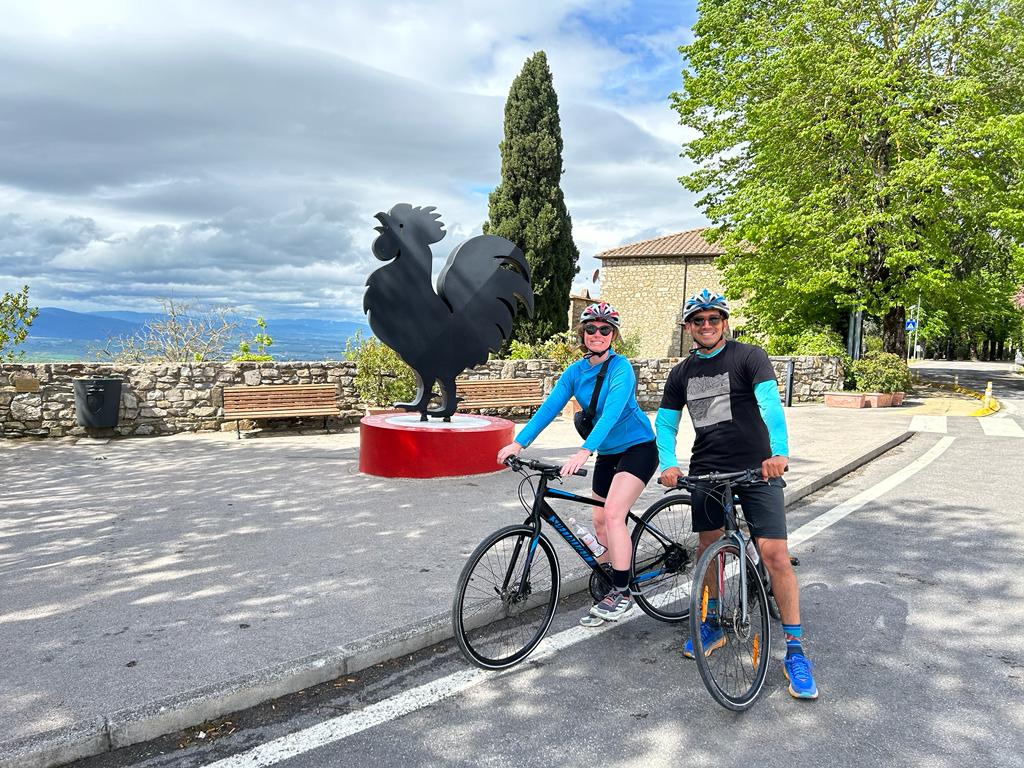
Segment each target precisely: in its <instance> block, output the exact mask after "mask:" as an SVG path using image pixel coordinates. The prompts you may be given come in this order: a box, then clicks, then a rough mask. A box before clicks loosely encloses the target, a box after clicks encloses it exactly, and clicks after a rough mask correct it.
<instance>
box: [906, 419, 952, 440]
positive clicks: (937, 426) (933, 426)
mask: <svg viewBox="0 0 1024 768" xmlns="http://www.w3.org/2000/svg"><path fill="white" fill-rule="evenodd" d="M910 431H911V432H935V433H937V434H940V435H944V434H946V432H947V429H946V417H945V416H915V417H914V418H912V419H911V420H910Z"/></svg>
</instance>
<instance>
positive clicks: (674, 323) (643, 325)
mask: <svg viewBox="0 0 1024 768" xmlns="http://www.w3.org/2000/svg"><path fill="white" fill-rule="evenodd" d="M702 288H707V289H708V290H711V291H717V292H722V291H723V290H724V288H723V286H722V273H721V272H720V271H719V269H718V267H716V266H715V258H714V257H713V256H649V257H648V256H645V257H636V256H632V257H624V258H608V257H605V258H604V259H603V262H602V266H601V298H602V299H603V300H604V301H607V302H608V303H610V304H611V305H612V306H614V307H615V308H616V309H617V310H619V314H620V315H622V327H623V333H624V335H626V336H634V335H638V336H639V337H640V346H639V347H638V350H637V357H638V358H641V357H645V358H652V359H657V358H663V357H672V356H675V355H680V354H683V353H684V352H686V351H688V350H689V349H690V347H691V346H692V344H691V339H690V338H689V337H688V336H687V337H686V338H685V339H681V338H680V334H682V333H683V330H682V326H681V325H680V320H681V313H682V308H683V303H684V302H685V301H686V299H687V298H688V297H689V296H692V295H693V294H695V293H697V292H698V291H700V290H701V289H702Z"/></svg>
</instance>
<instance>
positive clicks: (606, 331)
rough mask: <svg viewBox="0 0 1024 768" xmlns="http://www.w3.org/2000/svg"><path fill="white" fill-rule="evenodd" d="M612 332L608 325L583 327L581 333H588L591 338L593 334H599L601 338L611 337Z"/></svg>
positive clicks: (612, 329)
mask: <svg viewBox="0 0 1024 768" xmlns="http://www.w3.org/2000/svg"><path fill="white" fill-rule="evenodd" d="M614 330H615V329H614V328H612V327H611V326H610V325H584V326H583V332H584V333H589V334H590V335H591V336H593V335H594V334H595V333H598V332H600V334H601V335H602V336H611V335H612V331H614Z"/></svg>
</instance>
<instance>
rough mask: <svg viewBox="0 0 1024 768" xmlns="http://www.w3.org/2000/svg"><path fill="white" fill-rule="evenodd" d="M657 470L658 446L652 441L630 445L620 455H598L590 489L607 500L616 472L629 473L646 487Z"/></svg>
mask: <svg viewBox="0 0 1024 768" xmlns="http://www.w3.org/2000/svg"><path fill="white" fill-rule="evenodd" d="M657 468H658V446H657V445H655V443H654V441H653V440H651V441H650V442H648V443H637V444H636V445H631V446H629V448H627V449H626V450H624V451H623V452H622V453H599V454H598V455H597V463H596V466H595V467H594V482H593V485H591V486H590V487H591V488H593V489H594V493H596V494H597V495H598V496H600V497H601V498H602V499H607V498H608V491H609V490H611V487H612V478H613V477H615V473H616V472H629V474H631V475H633V476H634V477H638V478H640V480H642V481H643V484H644V485H647V482H648V481H649V480H650V479H651V478H652V477H653V476H654V470H656V469H657Z"/></svg>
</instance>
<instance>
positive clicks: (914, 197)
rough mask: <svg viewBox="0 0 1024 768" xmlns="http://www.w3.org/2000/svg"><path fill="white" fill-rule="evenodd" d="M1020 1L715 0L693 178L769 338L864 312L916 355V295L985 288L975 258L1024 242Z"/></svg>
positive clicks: (684, 100) (693, 98) (694, 94)
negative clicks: (970, 276) (972, 271)
mask: <svg viewBox="0 0 1024 768" xmlns="http://www.w3.org/2000/svg"><path fill="white" fill-rule="evenodd" d="M1022 8H1024V3H1022V0H884V1H883V0H770V1H768V0H703V1H702V2H701V3H700V5H699V13H700V16H699V20H698V22H697V23H696V24H695V25H694V28H693V32H694V36H695V39H694V41H693V43H692V44H690V45H687V46H684V47H682V48H681V49H680V51H681V52H682V54H683V55H684V57H685V59H686V61H687V69H686V70H685V71H684V73H683V81H684V88H683V91H681V92H679V93H676V94H673V103H674V107H675V108H676V110H677V111H678V112H679V114H680V117H681V122H682V123H683V124H684V125H687V126H689V127H691V128H693V129H696V131H697V132H698V136H697V138H695V139H694V140H693V141H691V142H689V143H688V144H686V145H685V156H686V157H688V158H689V159H690V160H692V161H693V162H694V163H695V166H696V167H695V170H694V171H693V172H692V173H690V174H689V175H688V176H686V177H684V178H683V179H682V181H683V183H684V185H685V186H687V187H688V188H689V189H691V190H692V191H694V192H697V193H701V194H702V197H701V198H700V205H701V206H702V207H703V208H704V210H705V212H706V213H707V215H708V217H709V218H710V219H711V220H712V221H713V222H714V223H715V224H716V225H717V228H716V236H717V237H718V238H719V239H720V240H721V242H722V243H723V244H724V245H725V248H726V256H725V257H724V258H723V264H724V266H725V267H726V283H727V286H728V288H729V291H730V293H731V294H733V296H736V297H738V296H745V297H747V299H748V301H747V304H746V305H745V307H744V313H745V314H747V315H749V316H750V319H751V323H752V325H753V326H754V329H755V330H761V331H769V332H780V333H783V334H793V333H796V332H798V331H799V330H800V329H802V328H804V327H807V326H812V325H822V324H826V325H833V326H835V325H837V323H838V322H839V321H841V319H842V318H843V317H845V315H846V313H847V311H848V310H850V309H863V310H866V311H867V312H868V313H869V314H871V315H874V316H876V317H878V318H880V319H881V322H882V338H883V345H884V348H885V349H886V350H887V351H890V352H897V353H900V354H902V353H903V351H904V343H905V336H904V320H905V319H906V316H907V311H906V308H907V307H908V306H911V305H913V304H914V303H916V301H917V298H918V295H923V296H924V297H926V299H930V300H931V302H934V303H932V304H931V306H936V305H937V303H938V301H939V300H940V298H941V299H942V300H944V301H948V300H949V290H950V287H951V286H952V287H953V289H954V290H957V291H959V292H961V293H962V292H964V291H966V290H969V283H967V282H961V281H960V280H958V274H959V275H965V273H966V270H964V269H963V264H964V262H965V260H968V259H969V260H973V262H974V263H975V264H979V263H981V264H986V265H991V264H993V263H994V262H999V260H1000V259H1003V258H1004V257H1005V256H1006V255H1007V254H1009V253H1011V252H1012V251H1013V250H1014V249H1015V248H1018V247H1019V243H1020V242H1021V238H1022V234H1024V212H1022V211H1024V185H1022V179H1021V175H1020V169H1021V167H1022V166H1024V124H1022V118H1021V112H1022V109H1021V107H1022V105H1024V70H1022V68H1021V67H1020V63H1019V62H1020V61H1021V60H1022V55H1024V23H1022V14H1021V10H1022ZM1007 263H1008V262H1007ZM995 271H999V269H998V267H997V268H996V269H995ZM1003 299H1004V301H1003V303H1004V304H1005V303H1006V302H1005V299H1008V296H1007V295H1005V294H1004V296H1003ZM924 305H925V308H926V311H927V309H928V308H929V306H930V303H929V301H928V300H926V301H925V302H924Z"/></svg>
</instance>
